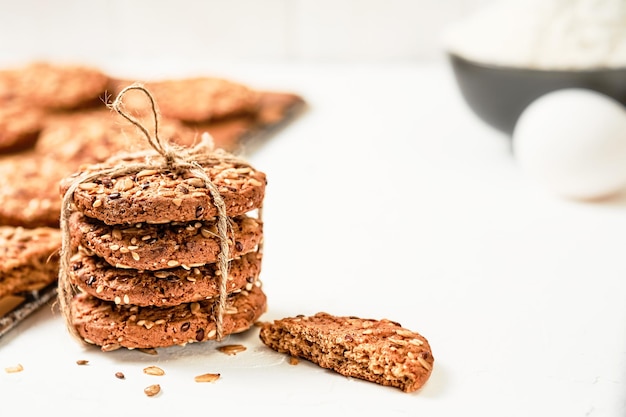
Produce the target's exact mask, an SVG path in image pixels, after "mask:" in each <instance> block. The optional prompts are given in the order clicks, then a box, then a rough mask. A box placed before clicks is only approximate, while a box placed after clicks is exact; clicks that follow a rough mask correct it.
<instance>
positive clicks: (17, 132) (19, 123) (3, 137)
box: [0, 100, 43, 154]
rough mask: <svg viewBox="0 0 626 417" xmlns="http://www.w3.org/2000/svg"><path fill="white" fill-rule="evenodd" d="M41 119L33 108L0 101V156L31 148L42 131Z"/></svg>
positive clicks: (39, 111) (41, 114)
mask: <svg viewBox="0 0 626 417" xmlns="http://www.w3.org/2000/svg"><path fill="white" fill-rule="evenodd" d="M42 118H43V112H42V111H41V110H39V109H37V108H35V107H30V106H26V105H25V104H22V103H19V102H13V101H10V102H7V103H2V101H1V100H0V154H5V153H12V152H19V151H23V150H26V149H29V148H32V147H33V146H34V145H35V143H36V142H37V139H38V138H39V134H40V132H41V130H42V129H43V123H42Z"/></svg>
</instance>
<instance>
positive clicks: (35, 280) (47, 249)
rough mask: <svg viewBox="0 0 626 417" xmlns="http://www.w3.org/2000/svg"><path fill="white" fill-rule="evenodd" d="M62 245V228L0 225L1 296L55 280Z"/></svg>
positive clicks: (33, 288) (35, 288) (40, 286)
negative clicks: (29, 227) (27, 227)
mask: <svg viewBox="0 0 626 417" xmlns="http://www.w3.org/2000/svg"><path fill="white" fill-rule="evenodd" d="M60 249H61V231H60V230H58V229H54V228H48V227H40V228H35V229H25V228H23V227H12V226H0V298H2V297H4V296H6V295H9V294H16V293H20V292H24V291H34V290H39V289H41V288H43V287H45V286H46V285H48V284H52V283H53V282H55V281H56V280H57V278H58V274H59V253H58V252H59V250H60Z"/></svg>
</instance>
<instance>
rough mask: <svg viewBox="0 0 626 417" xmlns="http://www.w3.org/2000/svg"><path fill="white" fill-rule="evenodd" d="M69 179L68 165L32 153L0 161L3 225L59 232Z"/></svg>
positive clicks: (0, 214)
mask: <svg viewBox="0 0 626 417" xmlns="http://www.w3.org/2000/svg"><path fill="white" fill-rule="evenodd" d="M66 175H68V170H67V166H66V165H64V164H62V163H60V162H59V161H57V160H55V159H52V158H47V157H46V156H45V155H38V154H35V153H33V152H32V151H29V152H22V153H18V154H15V155H6V156H4V157H2V158H0V201H2V204H0V224H4V225H11V226H23V227H27V228H34V227H42V226H47V227H56V228H58V227H59V214H60V212H61V199H60V198H59V193H58V187H59V181H60V180H61V178H63V177H64V176H66Z"/></svg>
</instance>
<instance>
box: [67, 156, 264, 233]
mask: <svg viewBox="0 0 626 417" xmlns="http://www.w3.org/2000/svg"><path fill="white" fill-rule="evenodd" d="M158 157H160V155H158V154H157V153H156V152H152V153H150V155H149V156H146V157H138V156H136V155H129V156H127V157H125V156H124V155H119V156H118V157H113V158H111V159H109V160H108V161H105V162H103V163H101V164H95V165H90V166H85V167H83V169H82V170H81V171H79V172H77V173H75V174H73V175H70V176H68V177H66V178H64V179H63V180H62V181H61V183H60V191H61V195H62V196H64V195H65V193H66V192H67V190H68V189H69V188H70V186H71V185H72V183H73V182H74V181H77V178H79V177H80V176H81V175H90V174H94V175H97V174H98V172H101V171H102V170H106V169H118V168H124V167H127V166H129V165H132V164H141V165H142V166H144V164H147V163H148V161H149V160H150V159H151V158H152V159H153V158H158ZM191 157H192V159H193V161H194V163H196V164H197V165H198V166H199V167H201V169H202V170H203V171H204V173H205V174H206V176H207V177H208V178H209V179H210V181H211V182H212V183H213V184H214V185H215V187H216V188H217V189H218V191H219V193H220V196H221V197H222V199H223V201H224V205H225V209H226V215H227V216H228V217H235V216H239V215H242V214H246V213H248V212H251V211H254V210H255V209H259V208H261V206H262V203H263V198H264V196H265V186H266V182H267V181H266V176H265V173H263V172H261V171H258V170H256V169H255V168H254V167H252V166H251V165H250V164H249V163H248V162H247V161H244V160H243V159H239V158H236V157H234V156H233V155H232V154H229V153H227V152H224V151H223V150H220V149H217V150H215V151H214V152H201V153H198V154H194V155H191ZM71 199H72V200H71V201H72V202H73V204H74V205H75V207H76V210H78V211H80V212H82V213H83V214H85V215H86V216H88V217H92V218H95V219H98V220H100V221H102V222H104V223H106V224H110V225H115V224H136V223H152V224H162V223H171V222H192V221H205V220H212V219H213V218H214V217H215V216H217V215H218V209H217V207H216V205H215V204H214V202H213V196H212V194H211V191H210V189H209V188H208V187H207V184H206V183H205V181H204V180H203V179H202V178H200V177H198V176H195V174H193V172H191V171H189V170H183V171H180V170H178V169H176V167H175V166H163V165H160V166H155V168H154V169H152V168H148V169H141V170H139V171H138V172H136V173H129V174H125V175H119V176H116V177H115V178H110V177H107V176H99V177H98V178H96V179H95V180H93V181H90V182H82V183H80V184H79V185H78V187H77V189H76V190H75V191H74V193H73V195H72V196H71Z"/></svg>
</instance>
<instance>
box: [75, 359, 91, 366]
mask: <svg viewBox="0 0 626 417" xmlns="http://www.w3.org/2000/svg"><path fill="white" fill-rule="evenodd" d="M87 364H89V361H88V360H87V359H79V360H77V361H76V365H87Z"/></svg>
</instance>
